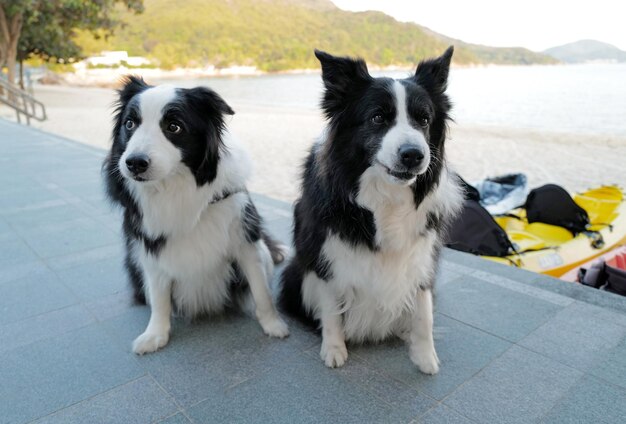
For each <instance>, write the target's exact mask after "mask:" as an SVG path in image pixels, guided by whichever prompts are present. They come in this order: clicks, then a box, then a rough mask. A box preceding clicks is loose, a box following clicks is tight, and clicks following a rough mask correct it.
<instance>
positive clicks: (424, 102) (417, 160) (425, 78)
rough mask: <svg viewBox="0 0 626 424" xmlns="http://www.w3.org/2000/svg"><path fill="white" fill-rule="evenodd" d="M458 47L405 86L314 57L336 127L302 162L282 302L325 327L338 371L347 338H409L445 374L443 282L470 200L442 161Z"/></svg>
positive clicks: (421, 359)
mask: <svg viewBox="0 0 626 424" xmlns="http://www.w3.org/2000/svg"><path fill="white" fill-rule="evenodd" d="M452 52H453V48H452V47H450V48H449V49H448V50H446V52H445V53H444V54H443V55H442V56H441V57H439V58H437V59H433V60H427V61H424V62H421V63H420V64H419V65H418V67H417V71H416V72H415V75H413V76H411V77H409V78H406V79H402V80H394V79H390V78H373V77H371V76H370V75H369V73H368V70H367V66H366V64H365V62H364V61H363V60H361V59H356V60H355V59H351V58H345V57H334V56H331V55H330V54H327V53H325V52H321V51H317V50H316V52H315V55H316V56H317V58H318V59H319V61H320V62H321V65H322V79H323V82H324V86H325V92H324V96H323V100H322V108H323V110H324V113H325V115H326V117H327V120H328V125H327V128H326V129H325V131H324V132H323V133H322V135H321V137H320V139H319V141H318V142H317V143H316V144H315V145H314V146H313V148H312V150H311V152H310V154H309V156H308V158H307V160H306V163H305V165H304V175H303V184H302V195H301V197H300V199H298V201H297V202H296V207H295V216H294V221H295V224H294V243H295V248H296V254H295V257H293V258H292V260H291V261H290V263H289V265H288V267H287V268H286V269H285V272H284V273H283V275H282V278H281V294H280V303H281V306H282V308H283V309H285V310H286V311H287V312H289V313H291V314H295V315H300V316H302V317H305V318H308V319H312V320H313V321H314V322H315V323H317V324H318V325H320V326H321V330H322V348H321V352H320V356H321V358H322V360H323V361H324V362H325V363H326V365H327V366H329V367H340V366H342V365H343V364H344V362H345V361H346V359H347V357H348V351H347V349H346V344H345V342H346V340H347V341H351V342H357V343H358V342H364V341H373V342H377V341H381V340H383V339H385V338H387V337H390V336H399V337H401V338H403V339H404V340H406V341H407V342H408V344H409V348H410V357H411V360H412V361H413V362H414V363H415V364H416V365H417V366H418V367H419V369H420V370H421V371H422V372H424V373H426V374H435V373H437V372H438V370H439V360H438V358H437V353H436V352H435V346H434V342H433V294H432V293H433V285H434V283H435V275H436V272H437V265H438V259H439V252H440V249H441V246H442V242H443V240H442V237H443V233H444V231H445V228H446V225H447V223H448V222H450V220H451V219H452V218H453V217H454V216H455V214H456V213H457V212H458V210H459V209H460V207H461V203H462V191H461V188H460V186H459V182H458V179H457V177H456V176H455V174H453V173H452V171H450V170H449V169H448V167H447V166H446V162H445V155H444V141H445V138H446V130H447V120H448V112H449V110H450V107H451V106H450V102H449V100H448V97H447V96H446V94H445V90H446V84H447V79H448V71H449V68H450V60H451V58H452Z"/></svg>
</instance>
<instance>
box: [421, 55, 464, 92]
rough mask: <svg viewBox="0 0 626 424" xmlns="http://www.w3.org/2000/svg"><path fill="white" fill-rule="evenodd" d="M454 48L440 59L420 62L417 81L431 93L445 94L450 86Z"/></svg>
mask: <svg viewBox="0 0 626 424" xmlns="http://www.w3.org/2000/svg"><path fill="white" fill-rule="evenodd" d="M453 52H454V47H453V46H450V47H448V49H447V50H446V51H445V52H444V53H443V54H442V55H441V56H439V57H438V58H436V59H429V60H424V61H422V62H420V64H419V65H417V70H416V71H415V80H416V81H417V83H418V84H419V85H421V86H422V87H424V88H425V89H426V90H428V91H429V92H430V93H433V94H443V93H444V92H445V91H446V88H447V85H448V74H449V72H450V62H451V61H452V53H453Z"/></svg>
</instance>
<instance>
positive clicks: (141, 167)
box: [126, 154, 150, 175]
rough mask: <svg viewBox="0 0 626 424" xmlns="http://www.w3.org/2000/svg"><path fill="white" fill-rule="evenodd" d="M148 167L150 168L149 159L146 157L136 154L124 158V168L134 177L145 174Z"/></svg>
mask: <svg viewBox="0 0 626 424" xmlns="http://www.w3.org/2000/svg"><path fill="white" fill-rule="evenodd" d="M148 166H150V159H149V158H148V156H147V155H144V154H136V155H130V156H129V157H127V158H126V167H127V168H128V170H129V171H130V172H132V173H133V174H135V175H138V174H142V173H144V172H146V170H147V169H148Z"/></svg>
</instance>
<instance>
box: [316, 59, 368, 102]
mask: <svg viewBox="0 0 626 424" xmlns="http://www.w3.org/2000/svg"><path fill="white" fill-rule="evenodd" d="M315 57H317V58H318V59H319V61H320V63H321V64H322V80H323V81H324V86H325V87H326V89H327V90H334V91H338V92H346V91H347V90H349V89H350V87H351V86H352V85H353V84H358V83H363V82H367V81H369V80H371V78H372V77H371V76H370V74H369V72H368V71H367V65H366V64H365V61H364V60H363V59H352V58H350V57H338V56H333V55H330V54H328V53H326V52H323V51H321V50H315Z"/></svg>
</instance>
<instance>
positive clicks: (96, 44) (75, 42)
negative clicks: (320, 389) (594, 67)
mask: <svg viewBox="0 0 626 424" xmlns="http://www.w3.org/2000/svg"><path fill="white" fill-rule="evenodd" d="M3 23H4V26H3ZM18 27H19V28H18ZM3 29H7V31H4V30H3ZM0 30H1V31H0V65H7V67H8V68H9V69H11V65H12V64H13V65H14V64H15V63H16V62H15V61H17V63H20V62H22V61H24V60H31V61H34V62H37V61H44V62H49V63H57V64H58V63H61V64H63V63H69V62H72V61H75V60H79V59H81V58H83V57H85V56H89V55H93V54H98V53H100V52H101V51H103V50H126V51H128V53H129V55H132V56H145V57H147V58H149V59H150V60H152V62H153V63H154V64H155V65H156V66H159V67H161V68H164V69H172V68H176V67H205V66H215V67H216V68H225V67H229V66H255V67H257V68H258V69H260V70H263V71H269V72H271V71H285V70H291V69H305V68H317V62H316V61H315V58H314V56H313V54H312V50H313V48H320V49H325V50H329V51H331V52H333V53H335V54H346V55H352V56H361V57H364V58H365V59H366V60H367V61H368V62H369V63H371V64H374V65H378V66H390V65H397V66H409V65H410V66H413V65H414V64H415V63H416V62H417V61H419V60H420V59H423V58H424V57H427V56H433V55H437V54H440V53H441V52H442V51H443V50H444V49H445V48H446V47H447V46H448V45H449V44H455V46H456V51H455V58H454V60H455V62H456V63H457V64H474V63H475V64H481V63H494V64H532V63H553V62H555V60H554V59H552V58H550V57H548V56H545V55H543V54H540V53H535V52H532V51H530V50H527V49H523V48H493V47H487V46H479V45H472V44H468V43H464V42H462V41H460V40H453V39H450V38H447V37H445V36H443V35H441V34H437V33H434V32H432V31H430V30H428V29H427V28H424V27H421V26H419V25H417V24H413V23H402V22H398V21H396V20H395V19H393V18H391V17H389V16H387V15H385V14H383V13H380V12H359V13H355V12H347V11H343V10H340V9H338V8H337V7H336V6H335V5H334V4H333V3H332V2H331V1H330V0H187V1H171V0H143V1H142V0H98V1H86V0H49V1H43V0H0ZM16 31H17V33H18V35H19V40H18V41H17V42H16V41H15V37H16V34H15V32H16Z"/></svg>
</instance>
